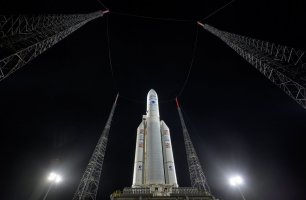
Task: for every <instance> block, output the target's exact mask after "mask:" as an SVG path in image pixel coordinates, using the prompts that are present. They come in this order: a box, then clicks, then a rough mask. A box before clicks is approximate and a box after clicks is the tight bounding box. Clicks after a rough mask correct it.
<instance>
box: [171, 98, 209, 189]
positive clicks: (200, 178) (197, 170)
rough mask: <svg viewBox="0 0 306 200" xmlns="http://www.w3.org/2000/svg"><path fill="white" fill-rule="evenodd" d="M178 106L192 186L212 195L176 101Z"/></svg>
mask: <svg viewBox="0 0 306 200" xmlns="http://www.w3.org/2000/svg"><path fill="white" fill-rule="evenodd" d="M176 104H177V111H178V114H179V117H180V121H181V125H182V129H183V136H184V142H185V148H186V154H187V163H188V168H189V175H190V181H191V186H192V187H194V188H198V189H199V190H204V191H205V192H208V193H210V188H209V186H208V183H207V179H206V177H205V175H204V172H203V169H202V166H201V163H200V161H199V158H198V156H197V153H196V151H195V149H194V146H193V144H192V141H191V139H190V136H189V133H188V130H187V127H186V124H185V121H184V118H183V114H182V110H181V108H180V106H179V103H178V100H177V99H176Z"/></svg>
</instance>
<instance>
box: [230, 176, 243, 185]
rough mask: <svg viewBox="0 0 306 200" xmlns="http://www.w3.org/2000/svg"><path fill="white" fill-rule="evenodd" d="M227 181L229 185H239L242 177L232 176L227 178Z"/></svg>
mask: <svg viewBox="0 0 306 200" xmlns="http://www.w3.org/2000/svg"><path fill="white" fill-rule="evenodd" d="M229 183H230V185H231V186H236V185H241V184H242V183H243V179H242V177H241V176H234V177H231V178H230V179H229Z"/></svg>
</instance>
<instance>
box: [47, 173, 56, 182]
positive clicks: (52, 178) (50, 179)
mask: <svg viewBox="0 0 306 200" xmlns="http://www.w3.org/2000/svg"><path fill="white" fill-rule="evenodd" d="M56 176H57V175H56V174H55V173H53V172H51V173H50V174H49V176H48V180H49V181H53V180H54V179H56Z"/></svg>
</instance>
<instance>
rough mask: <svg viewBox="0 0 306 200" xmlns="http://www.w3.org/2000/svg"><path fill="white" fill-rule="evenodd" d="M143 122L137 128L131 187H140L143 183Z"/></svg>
mask: <svg viewBox="0 0 306 200" xmlns="http://www.w3.org/2000/svg"><path fill="white" fill-rule="evenodd" d="M143 149H144V121H142V122H141V123H140V125H139V126H138V128H137V138H136V149H135V163H134V176H133V185H141V184H142V183H143V166H144V162H143V161H144V160H143V156H144V154H143V153H144V150H143Z"/></svg>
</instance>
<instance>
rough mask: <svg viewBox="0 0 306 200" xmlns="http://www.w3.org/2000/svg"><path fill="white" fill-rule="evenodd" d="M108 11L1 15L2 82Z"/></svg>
mask: <svg viewBox="0 0 306 200" xmlns="http://www.w3.org/2000/svg"><path fill="white" fill-rule="evenodd" d="M107 12H108V11H103V12H102V11H97V12H93V13H89V14H76V15H41V16H25V15H20V16H6V15H0V81H1V80H3V79H4V78H6V77H7V76H9V75H10V74H12V73H13V72H15V71H16V70H17V69H19V68H20V67H22V66H24V65H25V64H27V63H28V62H29V61H31V60H33V59H34V58H35V57H37V56H38V55H40V54H41V53H43V52H44V51H46V50H47V49H48V48H50V47H52V46H53V45H54V44H56V43H57V42H59V41H60V40H62V39H63V38H65V37H67V36H68V35H70V34H71V33H73V32H74V31H76V30H77V29H79V28H80V27H82V26H83V25H84V24H86V23H87V22H89V21H91V20H93V19H96V18H98V17H102V16H103V15H104V14H105V13H107Z"/></svg>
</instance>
